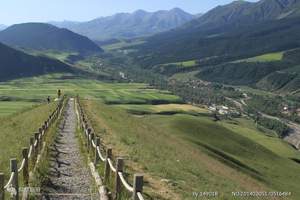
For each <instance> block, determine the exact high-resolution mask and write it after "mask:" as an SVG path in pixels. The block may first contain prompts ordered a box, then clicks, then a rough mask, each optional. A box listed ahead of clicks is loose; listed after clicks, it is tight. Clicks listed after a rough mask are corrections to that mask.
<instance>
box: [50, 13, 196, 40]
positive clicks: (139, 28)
mask: <svg viewBox="0 0 300 200" xmlns="http://www.w3.org/2000/svg"><path fill="white" fill-rule="evenodd" d="M194 17H195V16H194V15H192V14H189V13H187V12H185V11H183V10H182V9H180V8H173V9H171V10H160V11H156V12H147V11H145V10H136V11H135V12H133V13H117V14H114V15H112V16H108V17H100V18H96V19H93V20H90V21H87V22H66V21H65V22H50V23H51V24H53V25H56V26H58V27H63V28H68V29H70V30H72V31H74V32H76V33H79V34H81V35H85V36H87V37H89V38H91V39H94V40H106V39H111V38H125V39H128V38H134V37H140V36H147V35H152V34H155V33H159V32H163V31H166V30H171V29H173V28H176V27H178V26H180V25H182V24H184V23H186V22H188V21H190V20H192V19H193V18H194Z"/></svg>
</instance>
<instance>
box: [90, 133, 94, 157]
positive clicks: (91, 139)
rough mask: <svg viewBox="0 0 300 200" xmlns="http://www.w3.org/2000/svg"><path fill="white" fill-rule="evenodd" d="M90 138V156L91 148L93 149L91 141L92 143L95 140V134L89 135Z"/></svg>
mask: <svg viewBox="0 0 300 200" xmlns="http://www.w3.org/2000/svg"><path fill="white" fill-rule="evenodd" d="M90 136H91V137H90V150H91V151H90V152H92V155H93V148H94V147H93V141H94V139H95V134H94V133H91V134H90Z"/></svg>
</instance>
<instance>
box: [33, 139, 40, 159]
mask: <svg viewBox="0 0 300 200" xmlns="http://www.w3.org/2000/svg"><path fill="white" fill-rule="evenodd" d="M35 141H37V143H36V147H35V151H34V152H35V153H36V156H37V155H38V154H39V148H40V147H39V144H40V141H39V133H35V134H34V143H35Z"/></svg>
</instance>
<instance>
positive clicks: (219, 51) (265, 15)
mask: <svg viewBox="0 0 300 200" xmlns="http://www.w3.org/2000/svg"><path fill="white" fill-rule="evenodd" d="M279 2H282V3H279ZM299 2H300V1H299V0H292V1H291V0H289V1H283V0H280V1H279V0H278V1H274V0H261V1H259V2H257V3H249V2H245V1H235V2H233V3H231V4H228V5H225V6H219V7H216V8H214V9H212V10H211V11H209V12H208V13H206V14H204V15H203V16H201V17H200V18H197V19H194V20H192V21H191V22H189V23H187V24H185V25H183V26H181V27H179V28H177V29H175V30H172V31H167V32H164V33H161V34H157V35H154V36H152V37H149V38H147V39H146V43H144V44H142V45H139V46H137V47H134V48H137V49H138V50H139V53H138V57H139V58H140V59H139V60H142V63H144V64H147V65H152V64H160V63H168V62H177V61H182V60H190V59H201V58H205V57H211V56H224V55H226V56H232V55H234V56H237V55H238V56H241V55H243V56H246V57H247V56H249V55H250V54H252V55H255V54H261V53H264V52H267V51H276V50H277V49H278V50H279V49H284V48H286V49H288V47H289V46H292V45H294V46H298V40H299V37H298V36H297V34H296V33H297V32H298V31H299V30H300V29H298V27H299V26H298V25H297V24H298V23H299V20H300V17H297V16H298V14H300V12H299V11H300V4H299ZM289 34H290V35H291V38H287V35H289ZM282 38H283V39H282ZM270 41H272V42H270ZM249 47H250V48H249ZM145 55H146V56H145Z"/></svg>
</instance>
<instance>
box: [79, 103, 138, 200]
mask: <svg viewBox="0 0 300 200" xmlns="http://www.w3.org/2000/svg"><path fill="white" fill-rule="evenodd" d="M77 107H78V112H79V121H80V129H81V131H82V132H83V133H84V137H85V139H86V144H87V151H88V152H93V156H94V158H93V161H94V165H95V166H96V165H97V164H99V163H100V162H102V163H104V184H106V185H107V184H108V182H109V180H110V178H111V175H112V174H111V172H112V173H114V175H115V176H114V177H115V182H114V190H115V191H114V197H113V199H115V200H116V199H118V198H120V195H121V193H122V190H123V189H126V190H127V191H128V192H129V193H131V194H132V199H133V200H144V197H143V185H144V181H143V175H140V174H134V176H133V184H132V185H131V184H129V183H128V182H127V180H126V178H125V176H124V174H125V172H124V159H123V158H120V157H119V158H117V159H116V162H115V164H114V162H113V159H112V157H113V156H112V149H111V148H107V149H106V150H104V152H105V153H106V155H105V156H104V154H102V152H101V148H100V138H99V137H97V136H96V135H95V133H94V131H92V130H93V129H92V128H91V126H90V125H89V123H88V120H87V117H86V115H85V113H84V110H83V108H82V106H81V104H80V101H79V98H77ZM98 176H99V175H98Z"/></svg>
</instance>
